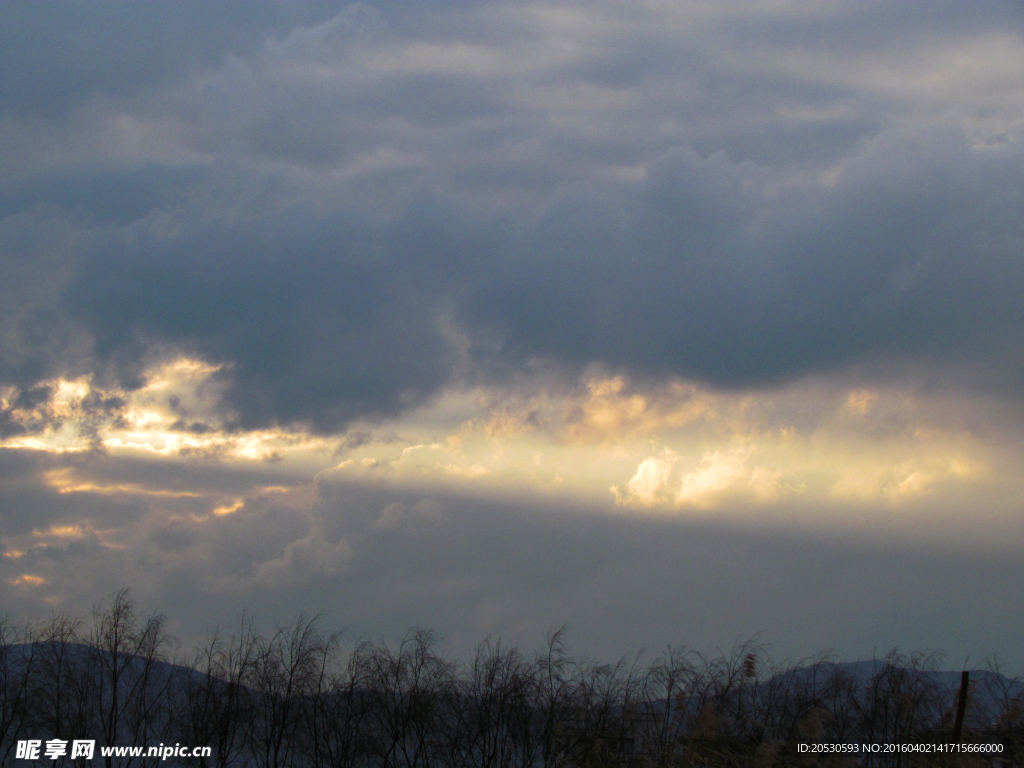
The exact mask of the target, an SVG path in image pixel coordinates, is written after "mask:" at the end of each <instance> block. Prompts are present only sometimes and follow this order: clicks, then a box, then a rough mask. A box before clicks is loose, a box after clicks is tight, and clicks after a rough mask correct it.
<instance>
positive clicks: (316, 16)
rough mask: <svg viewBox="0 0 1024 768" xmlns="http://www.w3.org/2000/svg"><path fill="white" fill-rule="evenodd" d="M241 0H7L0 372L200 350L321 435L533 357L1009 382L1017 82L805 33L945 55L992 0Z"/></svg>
mask: <svg viewBox="0 0 1024 768" xmlns="http://www.w3.org/2000/svg"><path fill="white" fill-rule="evenodd" d="M248 8H249V6H241V5H237V6H236V5H230V4H229V5H217V6H208V5H195V6H192V5H187V4H184V5H173V6H164V5H150V4H128V5H114V4H111V5H107V4H103V5H101V6H99V7H96V8H95V9H94V10H93V6H84V5H67V6H61V7H60V10H59V12H56V13H52V14H48V15H44V14H42V12H41V11H39V10H37V7H36V6H32V5H22V4H12V5H5V6H4V10H3V13H4V14H6V16H7V19H8V20H9V23H5V24H4V25H3V29H4V30H5V32H4V33H3V34H5V35H15V32H13V31H11V30H15V29H17V30H18V36H17V37H18V39H17V41H14V40H13V39H12V41H11V45H10V46H0V51H3V53H2V54H0V55H2V56H3V57H5V58H4V60H3V61H2V62H0V72H3V73H4V74H3V75H2V78H0V113H2V115H3V120H2V121H0V131H3V132H5V133H4V135H5V136H6V137H7V140H8V141H9V143H10V146H12V147H16V148H17V150H16V151H12V152H11V153H10V156H9V157H8V158H6V159H4V160H3V163H5V164H6V167H8V168H9V169H10V173H9V174H8V175H7V177H6V178H5V179H4V180H3V181H2V183H0V216H2V217H3V218H2V220H0V248H2V249H3V250H2V261H0V265H2V269H3V274H4V275H5V276H7V277H8V278H9V279H8V280H7V281H6V285H5V286H4V287H2V288H0V291H3V295H4V298H5V300H6V301H7V303H6V306H5V309H4V312H3V317H2V318H0V349H2V350H3V352H4V355H3V357H4V359H3V361H2V362H0V376H2V380H3V382H6V383H11V384H15V385H17V386H18V387H19V388H20V391H32V390H31V388H32V386H33V385H34V384H36V383H37V382H39V381H42V380H44V379H46V378H49V377H53V376H55V375H58V374H63V375H66V376H74V375H80V374H83V373H90V372H95V373H98V374H100V377H99V378H100V379H102V380H105V381H115V380H116V381H117V382H119V383H120V384H122V385H125V386H128V387H133V386H138V385H139V384H140V383H141V381H142V378H141V376H142V374H143V372H144V370H145V368H146V366H148V365H150V364H152V363H153V362H154V361H155V360H157V359H159V358H161V357H166V356H168V355H172V354H178V353H185V354H192V355H198V356H200V357H202V358H204V359H206V360H208V361H209V362H212V363H217V364H221V365H223V366H224V368H223V370H222V371H221V373H220V374H219V375H220V377H221V378H222V380H223V382H224V383H225V384H226V389H225V390H224V391H225V402H224V405H225V408H226V412H228V413H229V418H230V419H231V420H232V423H233V424H234V425H235V426H239V427H257V426H266V425H270V424H275V423H277V424H303V425H307V426H309V427H310V428H312V429H314V430H317V431H323V432H329V431H335V430H339V429H342V428H344V427H345V426H346V425H347V424H349V423H350V422H352V421H353V420H354V419H358V418H360V417H371V418H372V417H379V416H384V415H390V414H395V413H398V412H401V411H402V410H403V409H406V408H408V407H410V406H414V405H416V404H419V403H422V402H424V401H425V400H426V399H427V398H429V397H430V396H431V395H432V394H434V393H436V392H438V391H439V390H440V389H442V388H443V387H445V386H446V385H449V384H452V383H458V382H460V381H465V380H466V379H467V378H469V379H473V378H474V377H476V376H487V377H498V378H504V377H506V376H508V374H509V372H510V371H514V370H515V369H517V368H519V367H521V366H522V365H523V364H524V363H527V362H530V361H535V360H538V359H540V360H543V361H545V362H546V363H548V364H550V365H552V366H555V367H567V368H569V369H571V370H579V369H582V368H583V367H585V366H587V365H589V364H592V363H599V364H603V365H605V366H608V367H611V368H614V369H619V370H623V371H626V372H628V373H631V374H633V375H635V376H641V377H642V376H655V377H664V376H681V377H688V378H695V379H700V380H704V381H707V382H711V383H713V384H716V385H724V386H748V385H749V386H760V385H771V384H776V383H779V382H782V381H786V380H789V379H794V378H797V377H800V376H802V375H806V374H815V373H822V372H834V371H840V370H843V369H845V368H848V367H850V366H855V365H859V366H872V365H880V364H885V365H886V366H888V367H893V366H892V365H891V364H892V363H897V364H898V365H896V366H895V367H899V366H905V367H915V366H916V367H923V368H926V369H928V370H929V371H938V372H940V373H941V374H943V375H945V373H948V372H949V371H952V370H955V369H958V368H962V367H965V366H969V367H971V368H972V370H973V371H974V372H975V374H976V375H977V377H978V378H979V379H981V380H984V381H986V382H987V383H990V384H992V383H995V384H997V385H1000V386H1009V385H1012V383H1013V382H1014V381H1017V380H1018V379H1019V368H1020V361H1021V357H1022V354H1021V353H1022V352H1024V346H1022V345H1024V339H1022V337H1021V331H1020V328H1021V327H1024V323H1022V320H1024V317H1022V306H1021V298H1020V296H1021V295H1022V294H1021V290H1020V288H1021V285H1022V278H1024V275H1022V274H1021V269H1022V267H1021V266H1020V265H1021V264H1022V263H1024V262H1022V259H1021V256H1022V253H1021V250H1022V245H1021V243H1022V242H1024V232H1022V225H1021V224H1020V216H1019V211H1020V210H1021V209H1022V202H1024V201H1022V199H1021V198H1022V195H1024V193H1022V191H1021V190H1022V189H1024V185H1022V181H1024V164H1022V155H1021V151H1020V149H1019V147H1020V141H1019V139H1018V138H1017V137H1016V134H1013V133H1012V130H1010V132H1009V133H1007V132H1006V131H1004V132H1003V133H999V132H998V131H995V132H993V131H992V130H989V128H990V126H989V128H986V129H985V130H987V131H988V133H987V134H986V141H985V142H978V141H976V136H975V135H974V134H976V133H977V131H978V130H981V129H977V126H975V125H974V123H972V122H971V121H974V122H977V121H979V120H981V121H984V120H987V119H990V118H991V119H992V120H996V121H997V122H998V120H1003V123H1005V124H1006V125H1008V126H1011V128H1012V126H1013V125H1015V124H1016V123H1014V120H1016V119H1017V117H1018V116H1017V113H1016V112H1015V111H1014V110H1015V109H1017V106H1015V102H1014V103H1011V101H1012V99H1010V98H1009V97H1008V96H1006V95H1005V94H1006V93H1007V91H999V90H998V88H997V89H996V90H995V91H993V92H992V93H991V94H987V95H986V94H985V93H980V94H971V98H973V99H975V101H973V102H970V103H969V104H967V105H966V106H962V105H960V104H959V103H954V101H955V99H954V101H949V102H948V103H942V104H940V107H941V108H938V107H936V106H935V105H934V104H932V103H931V102H928V103H925V102H921V104H919V103H918V102H917V101H915V98H914V97H915V95H916V94H915V93H914V89H913V88H910V89H909V90H904V91H901V92H894V91H891V90H887V89H886V87H881V86H878V85H877V83H878V81H879V78H878V77H877V73H876V72H867V74H863V76H862V77H861V79H860V80H858V79H857V78H856V77H853V76H847V73H846V72H845V71H841V67H839V66H838V65H835V64H834V62H833V64H834V66H835V68H834V69H830V70H829V71H826V72H822V71H819V70H818V69H817V68H816V67H815V64H816V63H818V62H820V61H825V62H826V63H828V62H829V60H828V59H817V60H816V59H814V58H813V55H812V54H822V53H823V52H832V53H831V54H830V55H833V56H834V57H836V58H837V59H839V60H840V61H841V62H843V61H848V62H850V67H851V68H852V69H857V67H855V66H854V65H855V64H856V65H857V66H858V67H861V69H863V62H864V61H865V60H866V59H867V60H871V59H873V58H875V57H877V58H879V59H884V63H883V64H881V65H879V66H880V67H881V68H882V70H883V72H884V71H885V67H890V68H892V73H893V74H892V76H893V77H896V76H899V74H900V73H901V72H903V71H904V70H903V69H900V68H901V67H903V68H907V67H909V68H910V70H913V71H914V72H915V73H916V75H915V76H918V77H921V76H922V72H923V73H924V74H926V75H932V76H934V77H938V78H940V79H941V78H942V77H944V76H945V75H946V72H945V70H942V68H941V67H942V66H945V65H944V64H943V61H938V63H936V64H934V67H935V68H936V69H935V73H937V74H934V73H932V70H930V69H928V66H932V65H929V64H928V62H930V61H931V58H929V57H930V56H931V57H934V55H935V54H936V51H938V52H941V51H944V50H946V49H947V48H951V47H952V48H955V47H956V46H957V45H961V44H963V45H966V44H968V43H970V41H971V40H974V39H976V38H980V37H982V36H984V35H1001V36H1002V37H999V38H998V40H1000V41H1002V42H1001V44H1002V45H1007V46H1010V47H1011V48H1012V47H1013V46H1015V45H1017V44H1018V43H1019V38H1018V36H1017V33H1016V32H1015V29H1016V26H1015V25H1016V24H1017V21H1018V17H1017V15H1015V14H1016V13H1017V12H1016V11H1015V10H1014V8H1013V6H1003V5H996V4H993V5H992V6H986V7H985V8H983V9H981V10H972V11H970V12H965V11H964V7H963V6H961V5H948V4H936V5H929V6H927V7H924V6H922V7H916V6H915V7H914V8H912V9H910V10H908V9H907V7H906V6H904V5H903V4H891V5H885V4H879V5H872V6H871V7H870V8H868V7H867V6H864V7H861V6H838V7H837V6H834V5H820V6H819V5H805V4H800V5H794V6H791V7H790V6H786V7H784V8H781V10H779V11H778V12H777V14H776V15H770V14H768V15H765V14H766V11H765V10H764V9H761V11H760V13H761V14H762V15H760V16H757V17H750V18H749V19H748V17H747V15H746V14H745V13H741V14H736V13H731V12H725V11H721V10H717V11H715V12H714V13H711V12H710V9H709V8H708V7H705V6H699V7H696V10H693V9H691V11H689V12H688V13H689V14H690V15H689V16H687V15H685V14H684V11H686V6H679V8H675V9H674V8H672V7H664V6H651V7H646V6H644V7H643V8H641V9H640V10H634V9H633V8H632V7H631V6H617V5H600V6H594V7H593V9H592V10H589V11H588V13H587V14H580V7H578V6H573V5H568V6H557V7H554V8H545V7H543V6H514V5H499V4H494V5H478V4H465V5H461V4H454V5H452V4H437V5H434V4H417V5H414V6H405V5H386V4H383V5H355V6H349V7H345V8H340V7H339V8H331V9H328V8H325V7H320V6H310V7H306V8H304V9H303V10H301V11H299V10H289V9H291V8H292V6H287V7H285V6H280V5H276V4H275V5H265V6H264V5H260V6H258V7H257V8H256V10H254V11H252V13H249V12H248ZM588 8H591V7H590V6H588ZM87 9H88V10H87ZM680 9H682V10H680ZM566 13H575V14H577V15H576V16H575V17H573V18H569V17H567V16H566V15H565V14H566ZM672 13H677V14H679V15H678V17H677V16H672ZM658 14H662V15H661V16H659V15H658ZM691 17H692V18H691ZM965 17H966V18H965ZM321 22H322V23H321ZM959 30H966V31H959ZM971 50H974V49H971ZM43 51H47V52H48V53H46V54H44V52H43ZM904 53H905V55H903V54H904ZM50 54H52V55H50ZM797 54H801V55H803V54H807V55H808V56H811V58H805V59H792V57H793V56H795V55H797ZM787 57H789V58H787ZM939 58H941V57H939ZM922 61H923V62H925V64H921V63H920V62H922ZM908 62H909V63H908ZM914 67H917V69H914ZM922 67H923V68H924V69H923V70H922V69H921V68H922ZM910 70H908V71H910ZM858 71H860V70H858ZM957 71H958V72H959V70H957ZM882 80H883V81H884V82H888V81H885V80H884V78H883V79H882ZM993 87H994V86H993ZM1009 92H1010V93H1012V89H1011V90H1010V91H1009ZM908 94H909V95H908ZM954 96H955V93H954ZM954 96H947V97H936V98H939V100H940V101H941V99H942V98H947V99H953V98H954ZM922 98H923V97H922ZM957 98H959V97H957ZM964 98H966V97H964ZM926 101H927V100H926ZM922 104H924V106H922ZM1018 106H1019V105H1018ZM1004 112H1005V115H1006V116H1007V117H1006V119H1005V120H1004V119H1003V115H1004ZM993 115H994V116H995V117H992V116H993ZM997 118H998V120H997ZM1001 124H1002V123H1001ZM985 125H986V126H987V125H988V124H987V123H986V124H985ZM972 126H974V127H972ZM989 139H991V140H989ZM983 144H987V146H985V147H983V146H982V145H983ZM826 171H827V173H826ZM623 178H630V179H632V180H631V181H623ZM485 371H486V373H483V372H485Z"/></svg>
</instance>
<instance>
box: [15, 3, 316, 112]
mask: <svg viewBox="0 0 1024 768" xmlns="http://www.w3.org/2000/svg"><path fill="white" fill-rule="evenodd" d="M3 13H4V23H3V25H2V26H0V50H2V51H3V54H2V55H3V60H4V66H2V67H0V115H2V114H4V113H7V114H10V113H28V114H35V115H38V116H40V117H42V118H44V119H58V120H59V119H63V118H66V117H67V114H68V112H69V111H70V110H71V109H73V108H74V107H76V106H80V105H81V104H83V103H84V102H86V101H88V100H89V99H92V98H95V97H97V96H114V97H125V96H130V95H132V94H134V93H136V92H138V91H140V90H146V89H150V88H154V87H158V86H161V85H165V84H167V83H168V82H173V81H174V80H177V79H179V78H181V77H182V76H184V75H185V74H187V73H188V72H189V71H191V70H193V69H195V68H198V67H203V66H215V65H217V64H219V63H220V61H221V59H222V58H223V57H224V56H225V55H227V54H230V53H245V52H248V51H251V50H252V49H253V48H255V47H256V46H258V45H260V44H262V42H263V40H264V38H265V37H266V36H268V35H271V34H275V33H276V34H280V33H282V32H287V31H288V30H290V29H291V28H292V27H294V26H295V25H296V24H299V23H310V22H316V21H321V20H323V19H324V18H327V17H329V16H330V15H332V13H333V11H332V10H331V7H330V5H328V4H324V3H316V2H310V3H301V4H299V3H270V2H240V1H237V0H236V1H232V0H229V1H228V2H223V3H217V4H216V6H215V7H214V6H209V5H208V4H206V3H200V2H188V1H187V2H181V3H124V2H110V1H108V0H101V1H100V2H90V3H64V4H62V5H61V6H60V7H55V6H52V5H48V4H45V3H42V4H41V3H35V2H30V0H13V1H12V2H9V3H4V10H3Z"/></svg>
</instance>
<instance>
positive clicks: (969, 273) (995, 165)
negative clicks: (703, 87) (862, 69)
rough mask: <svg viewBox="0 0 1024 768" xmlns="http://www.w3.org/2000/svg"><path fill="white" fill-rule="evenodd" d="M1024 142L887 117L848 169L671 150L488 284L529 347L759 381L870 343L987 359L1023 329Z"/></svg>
mask: <svg viewBox="0 0 1024 768" xmlns="http://www.w3.org/2000/svg"><path fill="white" fill-rule="evenodd" d="M1022 161H1024V157H1022V155H1021V153H1020V151H1019V150H1016V149H1011V150H998V151H991V152H979V151H976V150H972V149H970V148H969V147H967V146H966V145H965V143H964V142H963V140H962V139H960V138H959V137H956V136H948V135H937V136H929V135H912V136H908V135H902V136H901V135H896V136H883V137H880V138H879V139H878V140H877V142H876V143H874V144H873V145H871V146H870V147H869V148H868V149H867V150H866V151H865V152H863V153H862V154H861V155H860V156H858V157H856V158H853V159H851V161H850V162H849V164H848V165H847V166H846V167H845V168H844V170H843V173H842V174H841V175H840V176H839V179H838V181H837V183H836V185H835V187H834V188H830V187H827V186H825V185H822V184H812V185H808V186H797V187H796V188H792V189H788V190H786V189H784V190H782V191H781V192H778V191H773V192H771V193H769V192H768V190H769V189H770V188H771V186H772V184H773V181H774V179H773V178H772V174H771V173H766V172H765V170H764V169H762V168H759V167H757V166H755V165H753V164H751V163H734V162H732V161H731V160H730V159H729V158H728V157H727V156H725V155H724V154H716V155H713V156H711V157H710V158H702V157H700V156H699V155H697V154H696V153H695V152H693V151H690V150H674V151H672V152H670V153H669V154H667V155H666V156H665V157H664V158H662V159H661V160H659V161H658V162H657V163H655V164H654V165H653V166H652V168H651V169H649V172H648V176H647V178H645V179H644V180H643V181H641V182H640V183H638V184H635V185H628V186H624V187H622V188H621V189H620V190H619V194H608V191H607V189H605V188H601V189H598V190H594V189H587V188H583V189H580V190H579V191H578V192H575V193H572V194H567V195H565V196H564V197H563V199H562V200H560V201H558V202H557V203H556V204H555V205H553V206H552V207H551V209H549V211H548V213H547V215H546V217H545V220H544V221H543V223H542V224H541V225H540V226H539V227H538V228H537V229H536V230H535V231H533V232H531V233H530V235H529V239H528V240H527V243H524V245H523V247H521V248H520V249H519V253H520V254H522V259H521V261H518V262H516V263H515V266H513V267H512V268H510V269H507V270H506V271H505V272H503V273H500V274H499V276H498V279H496V280H494V281H493V282H492V283H491V286H490V288H489V290H485V291H482V292H481V294H480V295H479V298H476V299H475V302H476V303H475V304H472V305H471V306H473V310H472V312H471V315H470V316H471V317H472V318H473V320H475V321H477V322H479V321H480V320H483V321H484V322H486V323H489V324H491V325H493V326H494V327H495V328H498V329H501V330H502V331H503V334H504V338H505V339H506V340H507V341H508V342H509V343H510V344H511V345H513V346H515V347H516V348H517V349H518V350H519V351H520V352H521V353H522V354H523V355H530V354H541V355H548V356H550V357H551V358H553V359H557V360H575V361H576V362H577V363H578V364H580V365H585V364H586V363H588V362H590V361H594V360H599V361H601V362H604V363H606V364H609V365H611V366H614V367H621V368H624V369H626V370H636V371H642V372H647V373H656V374H662V375H681V376H684V377H693V378H698V379H703V380H705V381H709V382H711V383H713V384H717V385H727V386H728V385H754V386H757V385H763V384H766V383H774V382H778V381H781V380H784V379H786V378H792V377H796V376H799V375H802V374H807V373H821V372H827V371H830V370H836V369H842V368H843V367H846V366H850V365H852V364H856V363H866V362H867V363H870V362H875V361H878V360H880V359H881V360H885V359H888V360H889V361H890V362H898V361H903V362H910V363H915V362H916V363H924V364H929V363H937V364H939V365H940V366H941V365H942V364H953V365H959V364H964V363H968V362H970V363H980V364H981V365H982V366H983V367H985V368H986V369H990V370H991V371H992V372H993V374H995V372H996V371H997V370H998V369H999V368H1001V367H1002V365H1003V362H1004V361H1005V360H1006V356H1007V354H1008V353H1009V361H1008V363H1009V367H1010V370H1008V371H1004V372H1003V373H1005V374H1008V375H1010V376H1016V375H1017V374H1018V368H1017V366H1018V365H1019V359H1020V352H1021V351H1022V342H1024V338H1022V335H1021V331H1020V329H1021V327H1022V321H1024V303H1022V299H1021V293H1020V288H1021V286H1022V285H1024V263H1022V256H1024V249H1022V243H1024V224H1022V223H1021V219H1020V217H1019V215H1018V212H1019V210H1021V206H1022V205H1024V195H1022V192H1021V190H1022V189H1024V162H1022Z"/></svg>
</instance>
